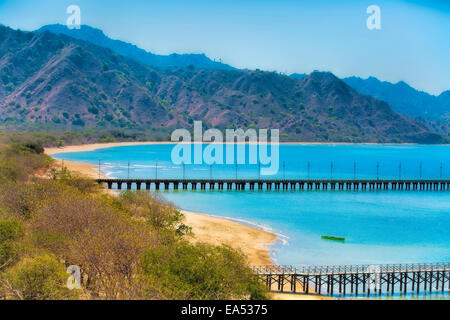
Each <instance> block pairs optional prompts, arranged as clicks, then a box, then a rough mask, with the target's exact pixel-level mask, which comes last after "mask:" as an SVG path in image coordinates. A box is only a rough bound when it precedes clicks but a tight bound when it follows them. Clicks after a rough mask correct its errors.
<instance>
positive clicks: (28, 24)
mask: <svg viewBox="0 0 450 320" xmlns="http://www.w3.org/2000/svg"><path fill="white" fill-rule="evenodd" d="M71 4H75V5H78V6H79V7H80V8H81V19H82V21H81V22H82V24H87V25H90V26H93V27H97V28H100V29H102V30H103V31H104V32H105V33H106V34H107V35H108V36H110V37H112V38H115V39H120V40H125V41H127V42H132V43H134V44H136V45H138V46H139V47H141V48H144V49H146V50H149V51H151V52H153V53H158V54H169V53H173V52H177V53H205V54H206V55H208V56H209V57H211V58H213V59H216V60H218V59H222V61H223V62H225V63H228V64H230V65H232V66H235V67H238V68H249V69H256V68H259V69H263V70H270V71H273V70H276V71H279V72H284V73H287V74H290V73H293V72H298V73H309V72H311V71H313V70H322V71H331V72H333V73H335V74H336V75H337V76H339V77H346V76H351V75H357V76H360V77H364V78H366V77H368V76H371V75H372V76H375V77H377V78H379V79H381V80H386V81H390V82H397V81H400V80H404V81H406V82H407V83H409V84H410V85H412V86H414V87H416V88H418V89H421V90H424V91H427V92H430V93H433V94H439V93H441V92H442V91H444V90H449V89H450V1H448V0H447V1H438V0H434V1H433V0H431V1H430V0H429V1H419V0H397V1H393V0H389V1H382V0H370V1H365V0H349V1H336V0H310V1H302V0H270V1H269V0H258V1H256V0H226V1H225V0H164V1H161V0H128V1H124V0H120V1H119V0H101V1H95V0H69V1H66V0H39V1H36V0H0V23H1V24H4V25H7V26H10V27H12V28H15V29H17V28H20V29H22V30H35V29H37V28H39V27H40V26H42V25H46V24H51V23H65V21H66V19H67V17H68V14H66V8H67V7H68V6H69V5H71ZM372 4H375V5H378V6H379V7H380V8H381V27H382V29H381V30H368V29H367V27H366V20H367V17H368V14H367V13H366V9H367V7H368V6H369V5H372Z"/></svg>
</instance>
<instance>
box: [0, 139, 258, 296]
mask: <svg viewBox="0 0 450 320" xmlns="http://www.w3.org/2000/svg"><path fill="white" fill-rule="evenodd" d="M3 138H4V139H5V140H6V141H7V143H3V144H2V145H1V146H0V188H1V190H2V193H1V194H0V299H39V300H40V299H234V298H244V299H249V298H254V299H262V298H267V296H266V291H265V289H264V286H263V285H262V284H261V283H260V282H259V281H258V280H257V279H256V278H255V277H254V275H253V274H252V272H251V270H250V268H249V267H248V266H247V264H246V262H245V258H244V256H243V255H242V253H240V252H238V251H235V250H233V249H231V248H229V247H225V246H219V247H218V246H211V245H206V244H201V243H198V244H192V243H190V242H189V241H187V237H186V235H188V234H190V233H191V232H192V231H191V229H190V228H189V227H188V226H186V225H185V224H184V223H183V218H184V217H183V215H182V214H181V213H180V212H179V211H178V210H177V209H176V208H175V207H174V206H173V205H172V204H170V203H168V202H166V201H164V200H163V199H161V198H158V197H154V196H151V195H150V194H149V193H146V192H130V191H129V192H125V193H123V194H121V195H120V196H114V195H111V194H107V193H105V192H103V191H102V190H101V189H100V188H99V187H98V186H97V185H96V184H95V183H94V182H92V181H90V180H88V179H84V178H83V177H80V176H77V175H75V174H74V173H72V172H69V171H67V170H65V169H63V170H60V171H57V170H56V169H54V168H53V164H52V160H51V159H50V158H49V157H47V156H46V155H44V154H43V149H42V147H41V145H40V144H39V143H37V142H36V141H35V140H32V137H30V136H28V135H18V136H15V137H14V138H12V137H11V136H9V137H3ZM69 266H79V268H80V270H81V279H80V280H81V289H73V290H70V289H69V288H68V287H67V281H68V278H69V276H70V274H69V273H67V272H66V270H67V268H68V267H69Z"/></svg>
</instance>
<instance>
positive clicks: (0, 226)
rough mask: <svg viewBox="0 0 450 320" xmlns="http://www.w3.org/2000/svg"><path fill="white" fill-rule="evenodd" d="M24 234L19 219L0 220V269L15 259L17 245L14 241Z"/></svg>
mask: <svg viewBox="0 0 450 320" xmlns="http://www.w3.org/2000/svg"><path fill="white" fill-rule="evenodd" d="M23 235H24V232H23V228H22V224H21V223H20V222H19V221H17V220H9V221H8V220H6V221H0V270H2V269H3V268H5V267H7V266H8V265H9V264H11V263H12V262H13V260H14V259H15V257H16V253H17V247H16V245H15V243H14V242H15V241H16V240H18V239H20V238H21V237H23Z"/></svg>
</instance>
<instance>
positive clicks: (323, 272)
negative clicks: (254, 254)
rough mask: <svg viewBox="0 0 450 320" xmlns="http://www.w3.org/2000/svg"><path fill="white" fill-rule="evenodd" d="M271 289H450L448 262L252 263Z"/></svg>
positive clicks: (343, 292)
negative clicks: (317, 264) (364, 263)
mask: <svg viewBox="0 0 450 320" xmlns="http://www.w3.org/2000/svg"><path fill="white" fill-rule="evenodd" d="M253 272H254V273H255V275H257V276H258V277H259V279H260V280H261V281H263V282H264V283H265V284H266V286H267V287H268V288H269V289H270V290H271V291H278V292H290V293H305V294H308V293H318V294H327V295H332V296H333V295H340V296H345V295H348V294H350V295H355V296H358V295H361V294H363V295H368V296H370V295H373V294H375V295H381V294H390V295H393V294H395V293H398V294H402V295H406V294H415V295H419V294H425V293H427V294H430V293H433V292H435V293H441V294H443V293H444V292H446V293H449V292H450V262H440V263H407V264H379V265H376V264H373V265H370V264H366V265H332V266H301V267H293V266H254V267H253Z"/></svg>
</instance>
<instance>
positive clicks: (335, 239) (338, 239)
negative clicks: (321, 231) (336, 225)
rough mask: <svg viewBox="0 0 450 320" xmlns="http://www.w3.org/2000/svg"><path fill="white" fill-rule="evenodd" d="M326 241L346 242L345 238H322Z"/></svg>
mask: <svg viewBox="0 0 450 320" xmlns="http://www.w3.org/2000/svg"><path fill="white" fill-rule="evenodd" d="M322 239H324V240H333V241H345V238H344V237H333V236H322Z"/></svg>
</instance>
